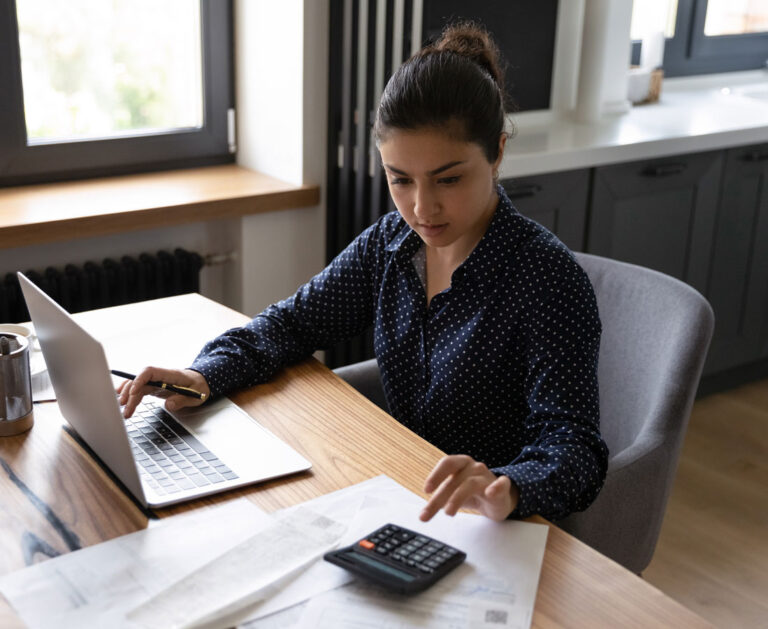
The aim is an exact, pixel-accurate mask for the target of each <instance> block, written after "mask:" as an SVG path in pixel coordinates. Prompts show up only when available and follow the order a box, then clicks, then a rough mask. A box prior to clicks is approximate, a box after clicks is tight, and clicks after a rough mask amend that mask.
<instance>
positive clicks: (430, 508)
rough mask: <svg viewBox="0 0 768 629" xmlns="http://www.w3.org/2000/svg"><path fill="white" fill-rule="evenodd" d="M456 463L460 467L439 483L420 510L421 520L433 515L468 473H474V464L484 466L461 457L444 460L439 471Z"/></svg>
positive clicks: (452, 466) (468, 458) (453, 467)
mask: <svg viewBox="0 0 768 629" xmlns="http://www.w3.org/2000/svg"><path fill="white" fill-rule="evenodd" d="M444 460H445V459H444ZM442 463H443V461H440V463H438V466H440V465H441V464H442ZM458 464H461V465H462V467H460V468H459V469H457V470H456V471H455V472H453V473H452V474H450V475H448V476H447V477H446V478H444V479H443V482H442V483H441V484H440V486H439V487H438V488H437V490H435V492H434V493H433V494H432V497H431V498H430V499H429V501H428V502H427V504H426V506H425V507H424V509H423V511H422V512H421V515H420V516H419V517H420V518H421V520H422V521H423V522H427V521H428V520H430V519H431V518H432V516H434V515H435V513H437V512H438V511H439V510H440V509H442V508H443V506H444V505H445V504H446V502H448V500H449V498H450V497H451V496H452V495H453V493H454V492H455V491H456V489H457V488H458V487H459V485H461V483H462V482H464V480H465V479H466V478H467V477H468V476H469V475H471V474H473V473H476V470H475V466H477V465H480V466H482V467H483V468H485V466H484V465H482V463H477V462H476V461H475V460H474V459H472V458H471V457H463V458H462V459H461V460H458V461H448V462H446V464H445V466H444V468H443V470H441V471H445V470H446V469H455V467H456V465H458Z"/></svg>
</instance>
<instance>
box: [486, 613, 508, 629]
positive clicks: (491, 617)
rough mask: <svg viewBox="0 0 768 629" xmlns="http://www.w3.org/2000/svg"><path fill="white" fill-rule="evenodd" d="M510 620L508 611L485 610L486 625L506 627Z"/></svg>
mask: <svg viewBox="0 0 768 629" xmlns="http://www.w3.org/2000/svg"><path fill="white" fill-rule="evenodd" d="M508 618H509V616H508V614H507V612H506V611H504V610H501V609H486V610H485V624H487V625H499V626H504V625H506V624H507V619H508Z"/></svg>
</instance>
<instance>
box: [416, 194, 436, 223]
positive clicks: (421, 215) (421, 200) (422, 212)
mask: <svg viewBox="0 0 768 629" xmlns="http://www.w3.org/2000/svg"><path fill="white" fill-rule="evenodd" d="M439 212H440V205H439V204H438V202H437V198H436V196H435V194H434V193H433V191H432V190H430V188H429V186H417V188H416V199H415V205H414V207H413V213H414V214H415V215H416V218H418V219H419V220H427V219H430V218H432V217H433V216H435V215H436V214H437V213H439Z"/></svg>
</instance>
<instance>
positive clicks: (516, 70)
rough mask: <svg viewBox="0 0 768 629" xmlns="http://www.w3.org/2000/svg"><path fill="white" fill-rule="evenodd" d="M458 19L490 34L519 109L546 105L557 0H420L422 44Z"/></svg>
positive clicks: (550, 80) (552, 58)
mask: <svg viewBox="0 0 768 629" xmlns="http://www.w3.org/2000/svg"><path fill="white" fill-rule="evenodd" d="M566 1H567V0H566ZM458 19H471V20H474V21H477V22H479V23H481V24H482V25H483V26H485V27H486V28H487V29H488V30H489V31H490V32H491V34H492V35H493V36H494V38H495V39H496V43H497V44H498V45H499V48H500V50H501V52H502V54H503V56H504V59H505V60H506V62H507V64H508V67H507V72H506V83H507V92H508V93H509V95H510V96H511V98H512V99H513V101H514V102H515V103H516V104H517V106H518V107H519V108H520V109H521V110H530V109H547V108H548V107H549V98H550V88H551V83H552V64H553V61H554V51H555V30H556V23H557V0H491V1H483V2H468V1H467V0H424V37H425V38H426V40H432V39H435V38H436V37H437V36H438V35H439V34H440V32H441V31H442V29H443V26H444V25H445V24H447V23H448V22H453V21H456V20H458Z"/></svg>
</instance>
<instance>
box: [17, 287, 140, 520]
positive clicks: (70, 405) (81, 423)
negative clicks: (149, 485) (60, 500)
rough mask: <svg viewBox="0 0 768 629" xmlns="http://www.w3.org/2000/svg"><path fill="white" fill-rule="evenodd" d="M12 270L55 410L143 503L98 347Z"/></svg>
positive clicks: (59, 308)
mask: <svg viewBox="0 0 768 629" xmlns="http://www.w3.org/2000/svg"><path fill="white" fill-rule="evenodd" d="M17 275H18V277H19V283H20V284H21V290H22V292H23V293H24V299H25V300H26V302H27V308H28V309H29V314H30V316H31V317H32V322H33V323H34V325H35V331H36V333H37V337H38V339H39V340H40V348H41V349H42V351H43V357H44V358H45V362H46V365H47V366H48V373H49V375H50V378H51V384H52V385H53V390H54V391H55V392H56V398H57V400H58V404H59V408H60V409H61V414H62V415H63V416H64V418H65V419H66V420H67V421H68V422H69V423H70V424H71V425H72V427H73V428H74V429H75V430H76V431H77V433H78V434H79V435H80V437H82V439H83V440H84V441H85V442H86V443H87V444H88V445H89V446H90V447H91V449H93V451H94V452H95V453H96V455H97V456H98V457H99V458H101V460H102V461H103V462H104V463H105V464H106V465H107V466H109V468H110V469H111V470H112V471H113V472H114V474H115V475H116V476H117V477H118V478H119V479H120V480H121V481H122V482H123V484H124V485H125V486H126V487H127V488H128V489H129V490H130V491H131V493H133V495H134V496H136V498H137V499H138V500H139V501H140V502H141V503H142V504H144V505H146V504H147V500H146V497H145V495H144V492H143V490H142V486H141V482H140V480H139V473H138V471H137V469H136V463H135V461H134V458H133V454H132V452H131V445H130V442H129V440H128V435H127V434H126V432H125V425H124V423H123V416H122V413H121V412H120V406H119V404H118V402H117V397H116V395H115V389H114V385H113V383H112V378H111V376H110V375H109V365H108V363H107V358H106V355H105V354H104V348H103V347H102V345H101V343H99V342H98V341H97V340H96V339H94V338H93V337H92V336H91V335H90V334H88V332H86V331H85V330H84V329H83V328H81V327H80V326H79V325H78V324H77V323H75V321H74V320H73V319H72V317H71V316H70V315H69V314H68V313H67V311H66V310H64V309H63V308H62V307H61V306H59V305H58V304H57V303H56V302H55V301H53V300H52V299H51V298H50V297H48V295H46V294H45V293H44V292H43V291H41V290H40V289H39V288H38V287H37V286H35V285H34V284H33V283H32V282H31V281H30V280H29V279H28V278H27V277H25V276H24V275H23V274H22V273H17Z"/></svg>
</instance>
